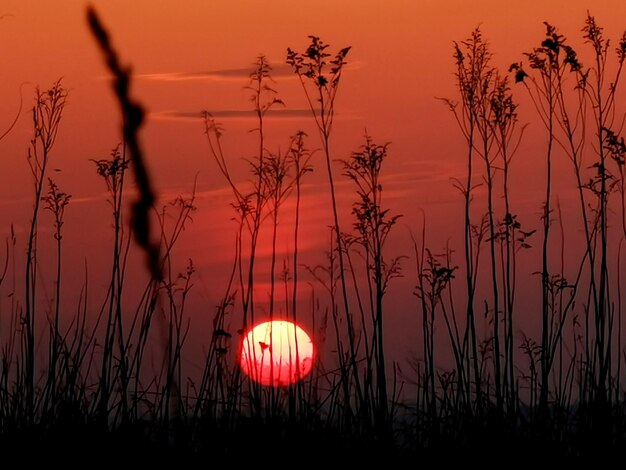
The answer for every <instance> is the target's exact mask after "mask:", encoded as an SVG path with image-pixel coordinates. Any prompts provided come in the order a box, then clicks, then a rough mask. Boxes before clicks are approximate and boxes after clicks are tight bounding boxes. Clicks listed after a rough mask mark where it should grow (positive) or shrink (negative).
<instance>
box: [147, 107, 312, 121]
mask: <svg viewBox="0 0 626 470" xmlns="http://www.w3.org/2000/svg"><path fill="white" fill-rule="evenodd" d="M211 116H213V117H214V118H216V119H256V117H257V116H256V113H255V112H254V111H253V110H248V109H221V110H220V109H218V110H216V111H211ZM310 116H311V110H309V109H305V108H300V109H286V108H285V109H280V108H276V109H270V110H268V111H267V112H266V113H265V117H267V118H282V119H302V118H308V117H310ZM150 118H152V119H158V120H179V119H182V120H199V119H202V112H201V111H196V112H193V111H156V112H152V113H150Z"/></svg>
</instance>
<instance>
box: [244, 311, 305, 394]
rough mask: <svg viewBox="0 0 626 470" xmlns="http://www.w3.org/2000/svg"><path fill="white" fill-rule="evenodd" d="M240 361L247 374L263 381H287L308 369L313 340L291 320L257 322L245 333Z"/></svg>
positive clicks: (293, 380) (277, 385)
mask: <svg viewBox="0 0 626 470" xmlns="http://www.w3.org/2000/svg"><path fill="white" fill-rule="evenodd" d="M240 362H241V368H242V370H243V371H244V372H245V373H246V375H248V376H249V377H250V378H251V379H253V380H254V381H256V382H258V383H260V384H262V385H271V386H274V387H280V386H285V385H289V384H291V383H294V382H296V381H298V380H300V379H302V378H303V377H305V376H306V375H308V374H309V373H310V372H311V368H312V366H313V342H312V341H311V338H310V337H309V335H308V334H307V333H306V332H305V331H304V330H303V329H302V328H300V327H299V326H297V325H295V324H294V323H292V322H289V321H284V320H274V321H269V322H265V323H260V324H258V325H256V326H255V327H254V328H252V329H251V330H249V331H248V332H247V333H246V334H245V335H244V338H243V344H242V348H241V357H240Z"/></svg>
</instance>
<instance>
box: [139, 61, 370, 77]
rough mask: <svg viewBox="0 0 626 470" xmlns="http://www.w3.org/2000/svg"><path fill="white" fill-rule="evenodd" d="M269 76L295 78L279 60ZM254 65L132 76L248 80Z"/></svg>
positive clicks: (360, 64) (356, 66)
mask: <svg viewBox="0 0 626 470" xmlns="http://www.w3.org/2000/svg"><path fill="white" fill-rule="evenodd" d="M363 65H364V63H363V62H360V61H355V62H350V63H348V64H347V65H346V66H345V69H346V70H355V69H360V68H362V67H363ZM270 66H271V71H270V76H271V77H272V78H273V79H285V78H295V75H294V73H293V69H292V67H291V66H290V65H288V64H285V63H281V62H272V63H270ZM255 68H256V66H255V65H254V64H251V65H250V66H248V67H241V68H235V69H218V70H202V71H197V72H160V73H140V74H135V75H133V77H134V78H137V79H144V80H155V81H161V82H179V81H187V80H211V81H233V80H235V81H236V80H249V79H250V74H251V73H252V72H254V70H255Z"/></svg>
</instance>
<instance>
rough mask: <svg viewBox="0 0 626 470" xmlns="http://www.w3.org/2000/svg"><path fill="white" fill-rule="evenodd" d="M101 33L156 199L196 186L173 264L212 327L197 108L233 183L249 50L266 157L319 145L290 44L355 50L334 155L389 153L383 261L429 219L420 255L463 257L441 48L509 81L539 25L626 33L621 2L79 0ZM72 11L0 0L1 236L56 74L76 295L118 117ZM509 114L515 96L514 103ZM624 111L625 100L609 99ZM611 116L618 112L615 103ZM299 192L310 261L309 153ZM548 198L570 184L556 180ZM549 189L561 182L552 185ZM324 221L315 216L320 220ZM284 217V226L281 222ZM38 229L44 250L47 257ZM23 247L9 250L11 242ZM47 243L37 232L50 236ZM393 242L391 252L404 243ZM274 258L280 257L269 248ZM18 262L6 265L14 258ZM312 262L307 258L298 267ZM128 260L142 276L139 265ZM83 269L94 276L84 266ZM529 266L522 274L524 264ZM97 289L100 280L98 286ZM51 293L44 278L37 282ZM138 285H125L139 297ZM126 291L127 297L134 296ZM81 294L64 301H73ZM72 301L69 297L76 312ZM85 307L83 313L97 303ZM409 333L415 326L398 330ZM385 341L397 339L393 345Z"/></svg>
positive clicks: (315, 247) (317, 177)
mask: <svg viewBox="0 0 626 470" xmlns="http://www.w3.org/2000/svg"><path fill="white" fill-rule="evenodd" d="M92 3H93V5H94V6H95V7H96V8H97V10H98V12H99V13H100V14H101V17H102V20H103V21H104V23H105V24H106V26H107V27H108V28H109V30H110V32H111V34H112V36H113V41H114V44H115V45H116V47H117V48H118V50H119V52H120V54H121V56H122V59H123V61H124V62H126V63H130V64H132V67H133V71H134V74H135V81H134V84H133V93H134V94H135V96H136V97H137V98H138V99H139V100H140V101H141V102H142V103H143V104H144V106H145V107H146V108H147V110H148V111H149V119H148V122H147V125H146V126H145V127H144V128H143V132H142V141H143V144H144V146H145V150H146V153H147V157H148V163H149V166H150V170H151V173H152V176H153V178H154V183H155V186H156V188H157V190H158V191H159V193H160V195H161V200H163V201H165V200H167V199H168V198H171V197H173V196H176V195H178V194H183V195H184V194H188V193H189V192H190V191H191V188H192V186H193V182H194V178H196V177H197V184H198V193H199V194H198V209H199V210H198V212H197V214H196V215H195V217H194V223H193V225H191V226H190V228H189V230H188V231H187V232H186V233H185V235H184V239H183V240H182V241H181V243H182V245H181V247H180V250H179V252H178V253H177V256H178V257H179V260H180V262H181V269H182V267H183V266H184V263H185V260H186V258H187V257H192V258H193V259H194V263H195V264H196V266H197V267H198V281H197V284H196V286H195V287H194V289H195V290H194V296H195V297H194V301H193V304H192V305H193V308H195V309H196V310H197V312H198V313H197V315H198V316H203V318H205V320H206V319H208V318H210V316H211V315H212V312H213V308H214V305H215V304H217V302H218V300H219V295H220V294H221V293H222V291H223V288H224V285H223V282H224V280H223V273H224V272H225V270H226V269H227V267H228V265H227V263H228V262H229V261H230V260H231V253H230V251H229V250H230V247H231V246H232V229H233V228H234V225H233V224H232V222H231V221H230V218H231V217H232V211H231V209H230V208H229V205H228V204H229V202H230V198H229V193H228V191H225V185H224V181H223V179H222V178H221V177H220V175H219V174H218V172H217V168H216V166H215V164H214V163H213V161H212V160H211V159H210V156H209V153H208V151H207V144H206V141H205V138H204V135H203V126H202V122H201V121H200V120H199V119H197V118H196V117H195V116H197V115H198V114H199V112H200V111H201V110H209V111H211V112H212V113H213V114H214V115H216V116H217V117H218V120H219V121H221V122H222V123H223V125H224V127H225V129H226V133H225V137H224V139H225V140H224V142H225V148H226V151H227V154H228V155H229V156H231V157H232V165H233V168H234V169H235V173H237V169H239V170H241V171H239V172H238V173H237V174H239V175H240V176H239V177H240V178H241V179H245V178H246V177H247V176H246V175H245V174H244V173H243V171H242V169H243V168H244V167H245V166H244V164H243V163H242V162H241V158H242V157H248V156H250V155H252V154H253V152H254V145H255V141H254V139H253V137H252V136H251V134H250V133H249V130H250V129H251V128H252V127H254V121H252V120H251V119H250V118H249V117H247V116H246V111H247V110H248V109H249V108H250V102H249V100H248V94H249V93H248V92H247V91H246V90H244V88H243V87H244V86H245V85H246V84H247V74H248V70H250V68H251V67H250V65H251V64H252V63H253V62H254V60H255V58H256V57H257V56H258V55H259V54H264V55H266V56H267V58H268V59H269V60H270V61H271V62H272V63H274V64H276V65H275V80H276V88H277V90H278V91H279V93H280V97H281V98H282V99H283V100H284V101H285V103H286V105H287V108H286V109H287V110H288V112H287V113H284V115H283V116H280V117H276V118H268V124H267V127H268V135H269V140H268V142H269V143H268V147H270V148H274V149H279V148H284V147H285V146H286V145H287V138H288V136H289V135H290V134H292V133H294V132H295V131H297V130H298V129H304V130H307V131H309V133H310V135H311V136H312V137H311V140H310V141H309V147H311V148H315V147H318V146H319V143H318V142H317V141H316V140H315V136H316V134H315V133H314V132H313V128H312V127H311V121H310V118H308V114H306V113H304V112H302V110H304V109H306V102H305V100H304V97H303V95H302V93H301V90H300V89H299V87H298V83H297V81H296V80H295V79H293V78H292V77H291V76H290V75H289V74H287V73H286V71H287V69H286V68H285V66H284V65H283V64H284V59H285V52H286V48H287V47H292V48H294V49H296V50H304V49H305V48H306V46H307V36H308V35H310V34H314V35H317V36H320V37H321V38H322V39H324V40H325V41H326V42H327V43H329V44H330V45H331V51H335V50H338V49H339V48H341V47H344V46H348V45H351V46H352V50H351V52H350V54H349V56H348V62H349V66H348V68H347V69H346V71H345V74H344V76H343V85H342V87H343V88H342V89H341V90H340V97H339V101H338V103H337V106H338V117H337V119H338V121H337V124H336V127H335V137H334V140H333V152H334V155H335V157H336V158H346V157H348V156H349V154H350V151H352V150H355V149H356V148H358V146H359V145H361V144H362V142H363V135H364V133H365V130H366V129H367V132H369V133H370V134H371V135H372V137H373V138H374V139H375V140H376V141H378V142H381V143H383V142H391V146H390V157H389V162H388V166H387V168H386V169H385V170H384V172H385V191H386V194H387V199H386V201H387V204H388V205H389V207H390V208H391V209H392V211H393V212H395V213H402V214H404V217H403V219H402V221H401V223H400V224H399V225H398V227H397V233H396V239H395V240H397V241H398V243H394V245H393V248H392V250H391V252H392V253H391V254H394V255H397V254H402V253H403V252H406V254H409V253H410V250H411V247H410V245H409V241H410V231H413V232H415V233H419V231H420V230H421V229H420V223H421V220H422V217H423V215H422V214H425V217H426V220H427V223H428V235H427V236H428V240H427V244H430V245H432V246H433V249H434V250H435V251H438V250H440V249H442V248H443V246H444V245H445V241H446V240H447V239H449V240H450V243H451V244H452V245H453V246H457V247H458V250H457V251H458V257H459V258H458V259H459V264H460V260H461V252H460V248H461V244H460V241H461V236H460V234H461V233H462V232H461V230H462V219H461V217H460V216H461V214H462V200H461V196H460V195H459V194H458V193H457V192H456V191H455V190H454V189H453V186H452V182H451V178H453V177H455V176H460V175H462V174H463V169H464V165H465V160H464V153H463V151H462V150H463V140H462V136H461V135H460V133H459V131H458V129H457V128H456V127H455V124H454V120H453V119H452V116H451V115H450V113H449V111H448V110H447V108H446V107H445V106H444V105H443V104H442V103H441V102H440V101H438V100H436V99H435V98H436V97H450V98H456V96H455V87H454V80H453V73H454V62H453V59H452V42H453V41H455V40H456V41H460V40H463V39H465V38H466V37H467V36H468V35H469V34H470V32H471V31H472V30H473V29H474V28H475V27H477V26H480V27H481V29H482V31H483V33H484V35H485V37H486V38H487V39H488V40H489V41H490V43H491V45H492V51H493V52H494V54H495V56H494V64H495V65H498V66H499V67H501V68H503V69H506V68H507V67H508V65H509V64H510V63H512V62H515V61H519V60H521V59H522V57H523V56H522V53H523V52H525V51H528V50H530V49H531V48H532V47H533V46H535V45H538V43H539V42H540V41H541V38H542V35H543V33H544V26H543V21H549V22H551V23H553V24H554V25H556V26H558V27H559V28H560V30H561V32H562V33H563V34H565V35H566V36H567V37H568V38H572V40H573V43H574V44H580V43H581V41H580V39H579V37H580V34H579V32H580V29H581V27H582V25H583V24H584V19H585V15H586V12H587V9H590V10H591V13H592V14H593V15H595V16H596V18H597V20H598V22H599V23H600V24H601V25H602V26H604V27H605V31H606V35H607V37H611V38H613V39H614V40H616V39H618V38H619V36H620V35H621V33H622V30H623V29H624V28H625V27H626V2H624V1H623V0H595V1H590V0H554V1H552V0H521V1H518V2H504V1H502V0H473V1H467V0H443V1H442V0H388V1H381V0H359V1H355V0H315V1H310V0H298V1H294V0H268V1H265V2H259V1H258V0H215V1H206V0H186V1H184V2H174V1H165V0H133V1H128V0H106V1H104V0H103V1H95V2H92ZM86 5H87V2H85V1H82V0H62V1H49V0H26V1H25V0H3V1H2V3H1V4H0V18H1V19H0V61H1V63H2V67H1V68H0V133H2V131H3V130H4V129H5V128H6V127H8V125H9V124H10V123H11V121H12V119H13V116H14V115H15V113H16V111H17V109H18V107H19V103H20V96H21V98H22V99H23V100H24V108H23V112H22V114H21V117H20V118H19V121H18V123H17V125H16V127H15V128H14V129H13V131H12V132H11V133H10V134H9V135H8V136H7V137H6V138H5V139H4V140H2V141H1V142H0V156H1V158H2V159H3V165H2V171H1V172H0V221H1V223H0V236H2V237H5V236H6V235H7V234H8V233H9V231H10V225H11V224H14V227H15V230H16V233H17V234H18V240H20V242H21V243H24V237H25V233H24V232H25V230H26V227H27V224H28V222H29V218H30V214H29V209H30V207H31V205H32V200H31V198H32V195H31V183H30V182H29V181H30V180H29V169H28V165H27V163H26V152H27V148H28V143H29V140H30V138H31V136H32V129H31V127H32V122H31V117H30V114H29V109H30V107H31V106H32V102H33V96H34V89H35V87H36V86H39V87H41V88H46V87H48V86H50V85H51V84H52V82H53V81H55V80H57V79H58V78H60V77H63V83H64V85H65V86H66V87H67V88H68V89H69V90H70V95H69V99H68V105H67V108H66V112H65V116H64V119H63V122H62V124H61V133H60V137H59V140H58V143H57V146H56V148H55V150H54V153H53V155H52V163H51V165H52V167H53V168H54V169H58V170H60V171H57V172H55V173H54V174H53V176H54V178H55V180H56V181H57V183H58V184H59V186H60V187H61V188H62V189H63V190H64V191H66V192H69V193H71V194H72V195H73V200H72V203H71V205H70V207H69V208H68V210H67V221H66V230H67V236H66V239H65V242H66V246H68V247H71V249H70V248H68V249H67V257H68V259H67V262H66V266H68V272H69V274H68V278H67V282H68V283H72V282H74V283H76V284H80V283H82V280H81V279H82V278H81V276H82V264H83V261H84V260H85V259H87V261H88V263H89V265H90V266H93V267H97V266H101V265H104V266H107V265H106V264H103V263H107V262H108V257H107V252H106V247H107V246H108V245H107V244H108V243H110V242H111V234H110V230H109V227H110V216H109V208H108V206H107V205H106V202H105V199H104V198H105V192H104V189H105V188H104V185H103V183H102V182H101V181H100V180H99V179H98V177H97V176H96V173H95V171H94V165H93V163H92V162H90V161H89V159H99V158H105V157H107V156H108V154H109V152H110V150H111V149H112V148H113V147H115V145H117V143H118V142H119V141H120V135H119V116H118V115H117V113H116V111H117V108H116V103H115V101H114V99H113V96H112V93H111V90H110V84H109V81H108V77H107V73H106V70H105V69H104V66H103V64H102V61H101V57H100V54H99V52H98V50H97V48H96V46H95V43H94V41H93V40H92V38H91V37H90V34H89V32H88V29H87V27H86V22H85V7H86ZM518 96H520V100H521V101H522V102H523V90H521V89H520V90H519V91H518ZM620 102H621V103H622V105H623V103H624V99H623V97H622V98H620ZM622 109H624V108H623V106H622ZM520 121H521V122H522V123H530V126H529V128H528V132H527V134H526V138H525V140H524V143H523V145H522V147H520V150H519V156H518V157H517V160H516V162H515V164H514V165H515V168H514V171H515V172H516V176H515V178H516V179H515V181H514V184H513V187H512V194H513V198H514V201H515V204H516V207H517V212H518V213H519V214H520V215H521V216H523V217H524V218H525V220H527V221H528V225H530V226H531V227H532V226H534V227H537V226H539V223H540V222H539V214H540V200H541V195H540V192H541V189H542V184H543V166H542V165H543V164H542V163H541V159H540V157H539V156H538V155H537V154H538V152H537V150H538V149H539V148H541V145H542V143H543V142H544V141H545V138H544V136H543V134H542V129H541V127H540V125H539V123H538V122H537V121H536V119H535V116H534V114H533V112H532V110H531V109H530V108H529V107H528V106H526V107H525V108H524V107H523V106H522V107H521V108H520ZM313 163H314V165H315V166H316V169H317V171H316V172H314V174H313V175H311V176H310V180H309V184H308V185H307V187H306V199H305V201H304V209H305V213H306V218H305V220H303V249H305V258H304V259H305V260H307V261H308V262H311V263H314V262H315V260H316V259H317V260H318V261H319V253H320V252H321V251H323V250H324V249H325V246H324V245H323V244H321V243H320V240H324V239H325V238H326V236H327V231H326V229H325V228H324V227H326V226H327V225H329V224H330V213H329V212H327V211H326V210H325V209H326V208H327V205H325V204H320V201H323V200H324V198H326V196H325V194H326V192H325V189H326V186H325V177H324V176H325V175H324V172H323V167H322V166H321V163H322V160H321V156H320V155H319V154H318V156H317V157H316V158H315V159H314V161H313ZM563 175H564V176H562V181H557V182H556V183H555V184H556V187H557V188H559V187H560V186H559V185H560V184H561V183H562V190H563V194H562V196H561V197H562V200H563V201H566V202H567V191H566V189H565V188H566V187H568V186H570V184H571V180H569V179H567V178H569V176H568V175H567V174H566V173H565V172H564V173H563ZM557 178H561V177H560V176H559V177H557ZM341 185H342V186H341V195H340V200H341V201H343V204H344V207H345V208H346V210H345V211H344V212H345V214H344V215H345V217H346V218H345V220H346V222H344V225H345V226H349V224H350V219H349V218H348V217H349V214H348V210H349V201H350V198H351V197H352V196H351V194H350V193H349V189H350V187H349V185H347V184H346V183H341ZM320 209H324V210H320ZM287 223H288V222H287ZM46 224H48V226H49V224H50V221H49V220H47V219H42V229H41V232H42V235H41V243H42V244H43V246H44V247H45V246H46V243H51V241H50V242H46V241H45V236H44V235H43V234H44V233H45V230H46ZM20 237H21V238H20ZM50 238H51V237H50ZM402 247H405V248H402ZM281 249H290V247H289V246H286V245H285V246H283V247H281ZM18 253H20V251H19V249H18ZM307 256H308V258H307ZM137 264H138V266H139V267H138V268H137V269H138V270H139V269H140V268H141V266H140V263H137ZM412 266H413V265H412V264H411V261H408V262H407V265H406V270H405V274H406V278H405V279H404V280H402V281H400V282H399V286H400V287H396V288H394V289H392V290H391V292H390V296H391V297H392V301H391V305H393V310H394V315H393V317H392V319H391V320H390V322H389V323H388V325H389V328H390V330H389V331H390V332H391V333H390V334H391V335H392V338H393V339H394V341H391V343H393V344H392V346H391V347H392V348H395V349H396V351H397V352H398V354H401V355H402V354H408V353H410V351H412V350H415V349H416V348H415V345H414V343H412V341H411V338H410V335H411V334H410V333H408V336H405V333H406V331H407V330H409V331H412V329H413V326H414V325H416V324H417V321H416V314H415V308H416V306H415V299H414V297H413V296H412V295H411V290H412V289H411V286H412V285H414V283H415V276H414V273H413V268H412ZM92 269H93V270H96V269H94V268H92ZM526 269H527V270H528V271H529V272H532V270H533V267H532V266H527V267H526ZM94 276H95V279H96V280H95V281H94V282H95V283H96V286H95V287H98V284H97V283H98V282H100V283H101V286H102V285H104V282H106V281H105V279H106V277H104V278H103V279H101V280H98V278H97V276H96V275H94ZM47 281H48V282H52V279H47ZM139 287H140V286H138V288H139ZM131 290H132V288H131ZM76 296H78V294H76ZM74 300H75V299H65V301H66V302H70V303H71V302H73V301H74ZM94 302H95V303H97V301H94ZM406 325H411V326H410V327H408V328H407V326H406ZM396 340H397V341H396Z"/></svg>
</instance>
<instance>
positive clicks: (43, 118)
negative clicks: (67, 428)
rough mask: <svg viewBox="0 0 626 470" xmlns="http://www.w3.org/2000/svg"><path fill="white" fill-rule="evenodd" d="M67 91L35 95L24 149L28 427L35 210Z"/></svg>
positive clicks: (34, 293) (31, 391)
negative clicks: (28, 179)
mask: <svg viewBox="0 0 626 470" xmlns="http://www.w3.org/2000/svg"><path fill="white" fill-rule="evenodd" d="M66 99H67V90H66V89H65V88H64V87H63V86H62V85H61V81H60V80H58V81H56V82H55V83H54V84H53V85H52V87H51V88H50V89H48V90H45V91H41V90H39V88H37V90H36V92H35V105H34V106H33V128H34V136H33V138H32V140H31V141H30V148H29V149H28V164H29V166H30V170H31V173H32V177H33V185H34V206H33V214H32V219H31V223H30V229H29V233H28V248H27V251H26V290H25V300H26V305H25V312H24V317H23V323H24V332H23V333H24V335H23V340H22V360H23V361H24V367H23V369H22V373H23V374H24V375H23V378H21V379H20V381H21V383H22V384H23V386H24V388H25V392H26V397H25V398H26V399H25V401H26V402H25V403H24V407H25V410H24V413H25V418H27V419H28V422H30V423H32V421H33V420H34V418H35V414H36V410H35V387H36V383H35V375H36V372H35V356H36V344H35V334H36V319H37V315H36V311H37V308H36V301H37V227H38V217H39V208H40V207H41V201H42V195H43V186H44V182H45V178H46V169H47V167H48V163H49V161H50V152H51V151H52V148H53V147H54V144H55V142H56V139H57V135H58V132H59V128H60V123H61V117H62V116H63V110H64V109H65V103H66Z"/></svg>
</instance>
